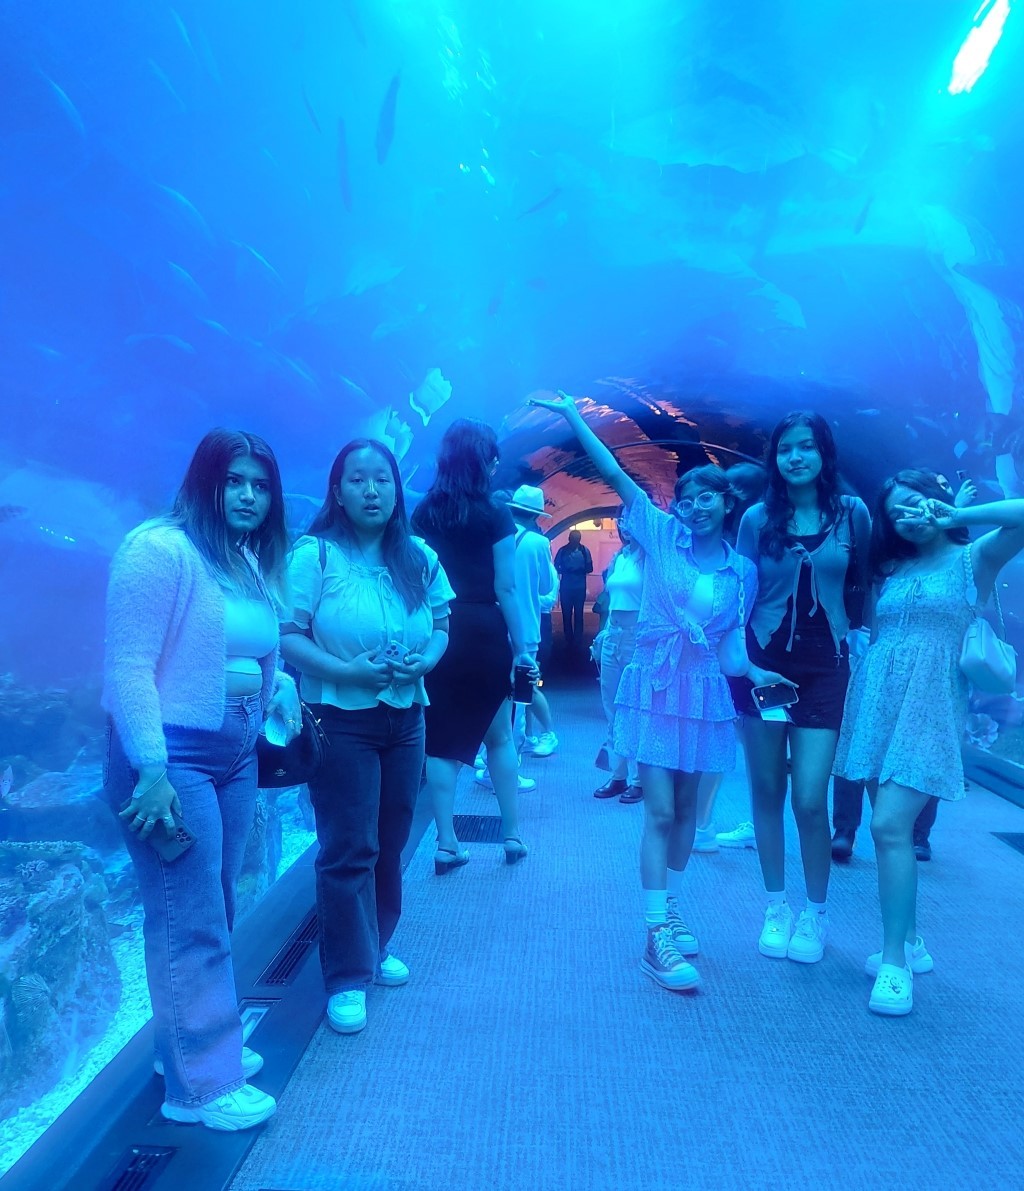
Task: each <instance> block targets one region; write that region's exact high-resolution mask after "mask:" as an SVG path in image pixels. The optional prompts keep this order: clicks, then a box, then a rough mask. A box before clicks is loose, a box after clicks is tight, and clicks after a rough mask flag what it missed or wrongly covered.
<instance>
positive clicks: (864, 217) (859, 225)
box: [853, 195, 875, 236]
mask: <svg viewBox="0 0 1024 1191" xmlns="http://www.w3.org/2000/svg"><path fill="white" fill-rule="evenodd" d="M874 201H875V196H874V195H872V196H871V197H870V198H869V199H868V201H867V202H866V203H865V204H864V206H863V207H861V209H860V212H859V214H858V215H857V218H856V219H855V220H854V221H853V234H854V235H855V236H859V235H860V233H861V232H862V231H863V230H864V224H865V223H867V221H868V213H869V212H870V210H871V204H872V203H873V202H874Z"/></svg>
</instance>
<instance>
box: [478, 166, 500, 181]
mask: <svg viewBox="0 0 1024 1191" xmlns="http://www.w3.org/2000/svg"><path fill="white" fill-rule="evenodd" d="M480 173H481V174H483V176H484V181H485V182H486V183H487V185H488V186H495V185H497V181H498V179H497V178H495V176H494V175H493V174H492V173H491V171H490V170H489V169H488V168H487V166H485V165H482V166H481V167H480Z"/></svg>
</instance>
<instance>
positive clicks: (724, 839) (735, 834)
mask: <svg viewBox="0 0 1024 1191" xmlns="http://www.w3.org/2000/svg"><path fill="white" fill-rule="evenodd" d="M715 843H716V844H718V846H719V847H720V848H756V847H757V840H756V839H755V838H754V824H753V823H741V824H740V825H739V826H738V827H734V828H733V829H732V831H720V832H719V833H718V834H717V835H716V836H715Z"/></svg>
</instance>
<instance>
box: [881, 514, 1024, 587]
mask: <svg viewBox="0 0 1024 1191" xmlns="http://www.w3.org/2000/svg"><path fill="white" fill-rule="evenodd" d="M899 512H900V513H901V514H902V515H903V516H904V517H908V518H911V519H914V518H920V517H923V518H925V519H926V520H929V521H931V522H933V524H935V525H937V526H938V527H939V528H940V529H958V528H964V529H974V528H976V527H981V526H983V525H994V526H996V528H995V529H993V530H991V531H990V532H989V533H987V534H984V535H983V536H982V537H980V538H978V540H977V541H976V542H974V543H973V545H972V546H971V563H972V565H973V567H974V578H975V583H976V584H977V587H978V598H979V599H982V600H985V599H988V596H989V594H990V593H991V591H992V587H993V585H994V584H995V581H996V576H997V575H998V574H999V572H1000V571H1001V570H1002V569H1003V567H1004V566H1006V564H1007V563H1008V562H1009V561H1010V559H1011V558H1013V557H1014V555H1016V554H1019V553H1020V552H1021V550H1024V500H997V501H993V502H992V503H991V504H984V505H972V506H971V507H970V508H965V509H957V508H954V506H953V505H949V504H945V503H944V502H943V501H940V500H926V501H923V502H922V503H921V504H920V505H901V506H900V508H899Z"/></svg>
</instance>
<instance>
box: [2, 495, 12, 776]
mask: <svg viewBox="0 0 1024 1191" xmlns="http://www.w3.org/2000/svg"><path fill="white" fill-rule="evenodd" d="M5 507H6V508H9V507H10V506H9V505H7V506H5ZM13 783H14V770H13V769H12V768H11V767H10V765H8V766H7V768H6V769H5V770H4V776H3V777H2V778H0V798H6V797H7V795H8V794H10V792H11V786H12V785H13Z"/></svg>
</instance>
